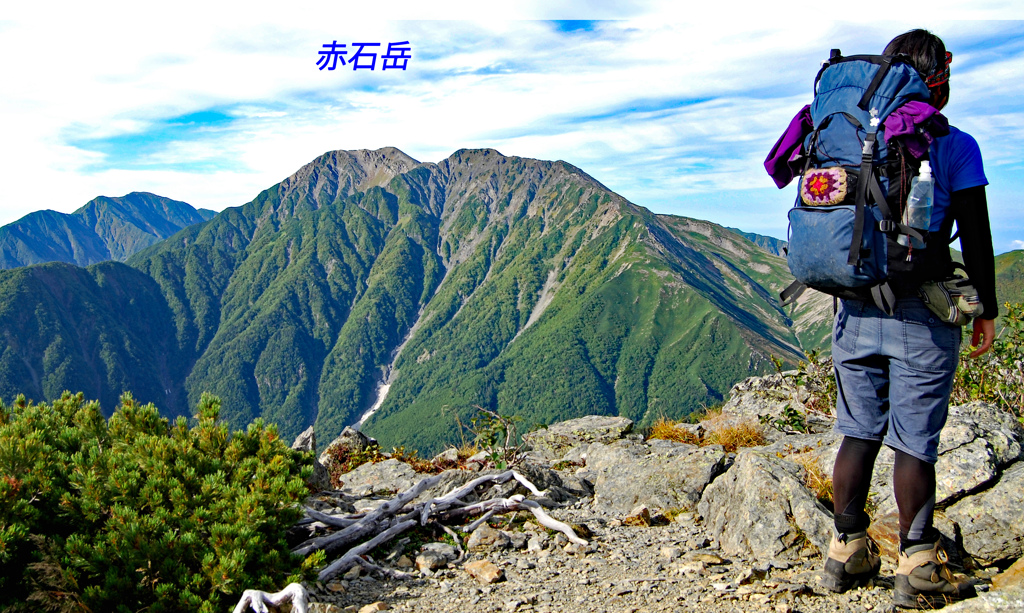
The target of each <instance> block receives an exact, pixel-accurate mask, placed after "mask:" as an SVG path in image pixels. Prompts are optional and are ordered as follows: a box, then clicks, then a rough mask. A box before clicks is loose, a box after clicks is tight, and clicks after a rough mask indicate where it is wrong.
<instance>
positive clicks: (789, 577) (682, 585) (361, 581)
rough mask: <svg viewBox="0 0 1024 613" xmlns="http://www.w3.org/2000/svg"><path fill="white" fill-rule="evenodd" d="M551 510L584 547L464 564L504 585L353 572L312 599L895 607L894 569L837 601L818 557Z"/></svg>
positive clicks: (340, 603) (398, 606)
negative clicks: (738, 550) (574, 528)
mask: <svg viewBox="0 0 1024 613" xmlns="http://www.w3.org/2000/svg"><path fill="white" fill-rule="evenodd" d="M551 514H552V516H553V517H555V518H556V519H559V520H562V521H565V522H568V523H571V524H577V525H578V524H585V525H586V526H587V527H588V528H589V529H590V530H591V531H592V532H593V537H592V538H591V546H590V547H589V548H587V549H586V550H582V551H581V550H578V549H576V548H574V547H573V546H572V545H571V544H569V543H568V541H567V540H564V539H562V538H559V537H557V536H556V537H550V536H549V535H548V534H547V533H546V531H544V532H543V536H541V537H540V538H539V540H540V541H545V542H544V544H543V546H542V548H539V549H535V550H533V551H527V550H525V549H523V550H516V549H513V548H508V549H499V550H492V551H489V552H483V553H475V554H470V555H469V556H468V558H467V560H466V561H467V562H468V561H472V560H476V559H485V560H489V561H491V562H492V563H494V564H495V565H496V566H497V567H498V568H499V569H500V570H501V571H503V575H504V579H503V580H501V581H498V582H495V583H491V584H486V583H482V582H480V581H478V580H477V579H474V578H473V577H472V576H470V575H469V573H467V572H466V571H465V569H464V568H465V564H464V563H460V564H456V563H449V564H447V565H446V567H445V568H443V569H440V570H438V571H436V572H434V573H431V576H427V575H420V576H414V577H411V578H408V579H401V580H396V579H392V580H387V579H384V578H381V577H376V578H375V577H372V576H366V575H363V576H360V577H358V578H356V577H354V576H353V575H355V574H356V573H352V574H350V575H349V578H348V579H342V580H340V581H336V582H332V583H329V584H328V585H326V586H321V588H320V589H314V590H313V592H312V598H313V600H314V601H319V602H323V603H330V604H333V605H335V606H337V607H338V608H339V609H341V610H345V609H346V608H348V610H350V611H359V610H360V609H361V608H362V607H364V606H366V605H369V604H372V603H375V602H383V603H385V604H386V605H387V606H388V608H389V609H392V610H396V611H423V612H428V611H432V612H434V611H436V612H439V613H440V612H444V613H447V612H456V611H459V612H462V611H481V612H486V611H495V612H498V611H506V612H508V611H537V612H538V613H541V612H546V611H550V612H556V611H557V612H561V611H590V612H595V613H597V612H609V613H611V612H614V613H620V612H640V611H651V612H654V611H693V612H707V613H711V612H716V613H718V612H721V613H725V612H733V611H766V612H796V611H800V612H807V613H810V612H819V611H820V612H822V613H824V612H826V611H827V612H830V613H831V612H834V611H839V612H845V611H850V612H860V611H891V610H893V609H892V606H891V600H892V595H891V585H892V572H893V570H894V569H893V568H885V569H883V573H882V576H881V578H880V579H879V580H878V581H877V583H876V585H874V586H872V587H869V588H865V589H856V590H852V591H851V592H849V593H847V594H842V595H837V594H832V593H831V592H828V591H826V590H823V589H821V588H820V587H819V586H818V585H817V582H816V580H815V575H816V574H817V572H818V569H819V568H820V566H821V564H822V562H821V556H820V555H817V554H816V553H814V554H812V555H808V556H807V557H806V559H805V560H803V561H800V562H795V563H791V562H787V561H783V560H770V559H769V560H756V559H749V558H745V557H740V556H727V555H724V554H723V553H722V551H721V550H720V549H719V548H718V546H717V545H718V544H717V543H716V542H715V541H713V540H711V539H709V538H708V537H707V535H706V533H705V531H704V530H703V528H701V527H700V526H699V525H697V524H696V522H695V519H694V517H693V515H692V514H682V515H679V516H678V517H676V519H675V521H673V522H671V523H669V524H668V525H664V526H630V525H624V524H623V522H622V521H621V519H620V518H616V517H610V516H608V515H604V514H600V513H595V512H594V511H593V510H592V509H591V508H589V505H588V504H587V503H586V502H583V503H580V504H577V505H573V507H571V508H566V509H557V510H553V511H552V513H551ZM527 525H528V526H529V524H527ZM528 534H529V532H528ZM533 534H534V535H536V534H541V532H540V531H538V532H534V533H533ZM532 538H537V537H536V536H532ZM566 549H568V550H569V551H566ZM329 588H330V589H329ZM334 590H337V591H334ZM324 610H331V609H328V608H327V607H324Z"/></svg>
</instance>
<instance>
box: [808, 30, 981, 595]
mask: <svg viewBox="0 0 1024 613" xmlns="http://www.w3.org/2000/svg"><path fill="white" fill-rule="evenodd" d="M883 53H884V55H897V54H906V55H908V56H909V57H910V63H911V65H912V66H913V67H914V68H915V69H916V70H917V71H918V73H919V74H920V75H921V77H922V78H923V79H924V80H925V83H926V85H927V86H928V90H929V93H930V95H931V99H930V101H929V103H930V105H931V106H933V107H934V108H935V109H936V110H942V108H943V107H944V106H945V105H946V103H947V102H948V101H949V90H950V87H949V65H950V62H951V61H952V54H950V53H947V52H946V48H945V45H944V44H943V42H942V40H941V39H939V37H937V36H935V35H934V34H932V33H930V32H928V31H926V30H912V31H910V32H907V33H905V34H901V35H899V36H897V37H896V38H894V39H893V40H892V41H891V42H890V43H889V44H888V45H887V46H886V48H885V51H884V52H883ZM929 153H930V155H929V157H930V160H931V165H932V167H933V168H934V173H935V199H934V208H933V213H932V218H931V225H930V227H929V228H928V230H930V232H931V237H930V238H929V242H928V247H927V254H926V257H928V258H934V259H935V261H936V263H937V264H941V263H948V261H949V255H948V252H949V249H948V242H949V238H950V236H951V231H952V225H953V223H952V222H953V220H956V224H957V227H958V231H959V237H960V243H961V246H962V248H963V256H964V264H965V267H966V269H967V273H968V277H969V278H970V280H971V282H972V283H973V285H974V287H975V288H976V289H977V291H978V295H979V298H980V301H981V305H982V307H983V311H982V314H981V316H980V317H978V318H976V319H974V334H973V337H972V340H971V346H972V347H977V348H976V349H975V350H974V351H973V352H972V353H971V357H972V358H976V357H978V356H980V355H982V354H984V353H985V352H986V351H988V350H989V348H990V347H991V345H992V340H993V336H994V333H995V323H994V320H995V318H996V316H997V315H998V306H997V304H996V295H995V268H994V258H993V253H992V239H991V231H990V229H989V222H988V210H987V205H986V200H985V185H987V184H988V181H987V180H986V178H985V173H984V169H983V167H982V159H981V152H980V150H979V148H978V145H977V143H976V142H975V140H974V139H973V138H972V137H971V136H970V135H968V134H966V133H964V132H961V131H960V130H957V129H956V128H955V127H953V126H949V134H948V135H946V136H941V137H938V138H936V139H934V141H933V142H932V144H931V147H930V152H929ZM895 289H896V297H897V304H896V308H895V312H894V314H893V315H892V316H889V315H886V314H884V313H883V312H882V311H881V310H879V308H878V307H877V306H876V305H875V304H873V303H872V302H871V301H869V300H864V301H857V300H842V301H841V307H840V308H839V310H838V312H837V314H836V317H835V324H834V330H833V337H832V357H833V361H834V364H835V370H836V381H837V385H838V394H837V401H836V408H837V416H838V419H837V422H836V429H837V430H838V431H839V432H841V433H842V434H843V435H844V438H843V442H842V445H841V446H840V449H839V454H838V456H837V457H836V462H835V467H834V470H833V476H832V479H833V487H834V491H835V495H834V503H835V528H836V533H837V535H836V536H835V537H833V539H832V543H831V545H830V546H829V554H828V558H827V560H826V563H825V570H824V575H823V581H824V582H825V583H826V586H827V587H830V588H831V589H833V590H834V591H840V592H841V591H845V590H846V589H849V588H850V587H852V586H853V585H857V584H863V583H865V582H866V581H867V580H868V579H870V578H871V577H873V576H875V575H876V574H877V573H878V570H879V566H880V562H879V559H878V550H877V546H875V545H874V543H873V542H871V541H870V539H869V537H868V536H867V528H868V524H869V518H868V515H867V514H866V513H865V512H864V505H865V503H866V502H867V498H868V490H869V487H870V484H871V472H872V469H873V467H874V463H875V457H876V456H877V455H878V451H879V449H880V448H881V446H882V444H883V443H884V444H886V445H888V446H889V447H891V448H892V449H893V451H895V453H896V460H895V466H894V469H893V490H894V493H895V496H896V502H897V505H898V507H899V524H900V547H899V567H898V570H897V571H896V581H895V586H894V595H893V598H894V601H895V603H896V604H897V605H899V606H903V607H908V608H933V607H941V606H943V605H944V604H946V603H947V602H952V601H955V600H960V599H963V598H967V597H970V596H974V595H975V592H974V588H973V587H972V586H971V585H970V584H969V583H967V582H957V580H956V578H955V577H954V576H953V575H952V573H951V572H950V571H949V570H948V568H947V566H946V564H945V563H944V560H945V556H944V552H942V551H941V547H940V545H939V532H938V530H936V529H935V528H934V527H933V525H932V515H933V511H934V507H935V462H936V460H937V457H938V453H937V450H938V445H939V432H940V431H941V430H942V427H943V425H945V423H946V415H947V410H948V406H949V397H950V393H951V391H952V386H953V376H954V373H955V371H956V367H957V360H958V355H959V349H960V338H961V330H960V328H959V327H956V326H953V325H950V324H947V323H945V322H943V321H940V320H938V318H936V317H935V316H934V315H933V313H931V312H930V311H929V310H928V309H927V308H926V307H925V305H924V304H923V302H922V300H921V298H919V297H918V296H917V294H916V288H909V287H904V288H902V289H901V288H895Z"/></svg>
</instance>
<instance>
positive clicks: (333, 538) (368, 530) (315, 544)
mask: <svg viewBox="0 0 1024 613" xmlns="http://www.w3.org/2000/svg"><path fill="white" fill-rule="evenodd" d="M440 479H441V475H434V476H433V477H427V478H426V479H423V480H421V481H420V482H419V483H417V484H416V485H414V486H413V487H412V489H410V490H408V491H406V492H404V493H402V494H399V495H398V496H396V497H395V498H393V499H392V500H389V501H388V502H385V503H384V504H382V505H380V507H378V508H377V509H376V510H375V511H373V512H371V513H367V514H366V516H365V517H363V518H362V519H361V520H359V521H357V522H356V523H354V524H352V525H350V526H348V527H346V528H343V529H342V530H340V531H338V532H335V533H334V534H331V535H328V536H323V537H320V538H315V539H311V540H309V541H306V543H303V544H302V545H300V546H299V547H298V548H296V549H293V550H292V553H293V554H294V555H297V556H308V555H309V554H311V553H313V552H315V551H319V550H321V549H323V550H324V551H326V552H328V553H329V552H331V551H332V550H336V549H338V548H340V547H343V546H345V545H347V544H349V543H352V542H355V541H358V540H359V539H361V538H363V537H365V536H368V535H370V534H373V533H375V532H377V531H378V529H379V528H378V524H379V523H380V520H382V519H385V518H387V517H388V516H390V515H394V514H395V513H397V512H398V511H399V510H401V508H402V507H404V506H405V505H406V504H408V503H409V501H411V500H412V499H414V498H416V497H417V496H419V495H420V494H422V493H423V492H424V490H427V489H429V488H431V487H433V486H434V485H435V484H437V482H438V481H440Z"/></svg>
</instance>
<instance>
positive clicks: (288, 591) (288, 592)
mask: <svg viewBox="0 0 1024 613" xmlns="http://www.w3.org/2000/svg"><path fill="white" fill-rule="evenodd" d="M287 602H290V603H291V604H292V612H293V613H306V612H307V610H308V606H309V594H308V593H307V592H306V588H304V587H302V584H301V583H289V584H288V587H286V588H284V589H283V590H281V591H280V592H277V593H275V594H268V593H266V592H262V591H260V590H245V591H244V592H242V599H241V600H239V601H238V604H237V605H235V610H234V613H245V611H248V610H249V608H252V610H253V611H256V613H268V612H269V609H268V608H267V606H268V605H269V606H271V607H274V608H275V609H277V608H278V607H280V606H281V605H282V604H285V603H287Z"/></svg>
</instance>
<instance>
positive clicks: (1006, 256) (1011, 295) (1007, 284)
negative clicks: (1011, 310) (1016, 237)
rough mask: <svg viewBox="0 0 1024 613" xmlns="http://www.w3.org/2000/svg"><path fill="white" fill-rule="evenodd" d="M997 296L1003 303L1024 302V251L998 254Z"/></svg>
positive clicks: (1001, 309)
mask: <svg viewBox="0 0 1024 613" xmlns="http://www.w3.org/2000/svg"><path fill="white" fill-rule="evenodd" d="M996 296H997V297H998V298H999V303H1000V311H1003V310H1005V309H1003V308H1002V304H1003V303H1005V302H1010V303H1014V304H1016V303H1024V251H1022V250H1019V249H1018V250H1017V251H1010V252H1008V253H1001V254H999V255H997V256H996Z"/></svg>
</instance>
